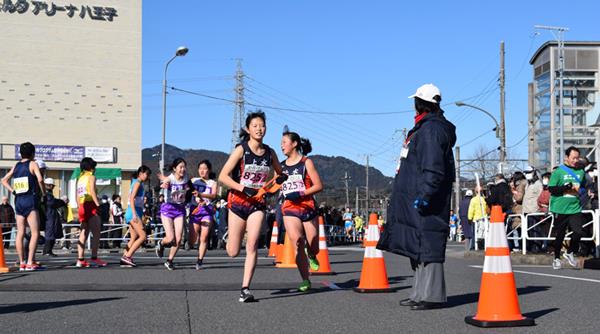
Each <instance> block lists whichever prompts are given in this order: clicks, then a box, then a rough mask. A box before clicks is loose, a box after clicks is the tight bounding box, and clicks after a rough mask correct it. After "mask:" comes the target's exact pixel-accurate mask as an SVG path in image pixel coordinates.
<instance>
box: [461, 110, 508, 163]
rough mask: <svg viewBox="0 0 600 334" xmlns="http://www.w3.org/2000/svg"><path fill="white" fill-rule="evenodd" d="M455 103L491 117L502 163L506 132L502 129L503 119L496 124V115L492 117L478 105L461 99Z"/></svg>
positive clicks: (504, 152)
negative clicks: (500, 123)
mask: <svg viewBox="0 0 600 334" xmlns="http://www.w3.org/2000/svg"><path fill="white" fill-rule="evenodd" d="M455 104H456V106H457V107H470V108H473V109H477V110H479V111H481V112H483V113H484V114H486V115H488V116H490V117H491V118H492V120H493V121H494V124H496V138H498V139H500V162H502V163H504V162H505V160H506V133H505V131H504V119H502V120H501V122H502V125H498V121H497V120H496V117H494V116H493V115H492V114H490V113H489V112H488V111H486V110H484V109H482V108H480V107H478V106H474V105H471V104H468V103H464V102H461V101H458V102H456V103H455Z"/></svg>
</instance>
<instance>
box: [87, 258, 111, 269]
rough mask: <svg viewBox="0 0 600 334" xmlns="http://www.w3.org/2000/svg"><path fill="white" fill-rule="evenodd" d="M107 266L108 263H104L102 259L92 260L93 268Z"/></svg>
mask: <svg viewBox="0 0 600 334" xmlns="http://www.w3.org/2000/svg"><path fill="white" fill-rule="evenodd" d="M107 264H108V262H106V261H102V260H100V259H91V260H90V265H91V266H92V267H106V265H107Z"/></svg>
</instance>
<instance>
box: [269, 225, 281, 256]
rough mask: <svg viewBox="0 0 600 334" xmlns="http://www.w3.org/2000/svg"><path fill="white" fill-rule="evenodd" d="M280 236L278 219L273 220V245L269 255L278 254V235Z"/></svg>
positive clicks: (270, 247) (270, 246)
mask: <svg viewBox="0 0 600 334" xmlns="http://www.w3.org/2000/svg"><path fill="white" fill-rule="evenodd" d="M278 236H279V229H278V228H277V220H275V221H274V222H273V230H272V232H271V245H269V255H267V256H276V255H277V237H278Z"/></svg>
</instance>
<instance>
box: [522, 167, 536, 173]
mask: <svg viewBox="0 0 600 334" xmlns="http://www.w3.org/2000/svg"><path fill="white" fill-rule="evenodd" d="M534 171H535V168H533V166H527V167H525V169H523V173H533V172H534Z"/></svg>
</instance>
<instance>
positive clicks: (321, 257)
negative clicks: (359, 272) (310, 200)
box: [310, 216, 335, 275]
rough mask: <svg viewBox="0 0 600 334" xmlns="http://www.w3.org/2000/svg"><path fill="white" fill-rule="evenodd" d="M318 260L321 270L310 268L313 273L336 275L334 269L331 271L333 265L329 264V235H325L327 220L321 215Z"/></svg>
mask: <svg viewBox="0 0 600 334" xmlns="http://www.w3.org/2000/svg"><path fill="white" fill-rule="evenodd" d="M317 260H318V261H319V270H317V271H313V270H312V269H311V270H310V274H311V275H335V272H334V271H331V265H330V264H329V249H327V236H326V235H325V220H323V217H322V216H319V254H317Z"/></svg>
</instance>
